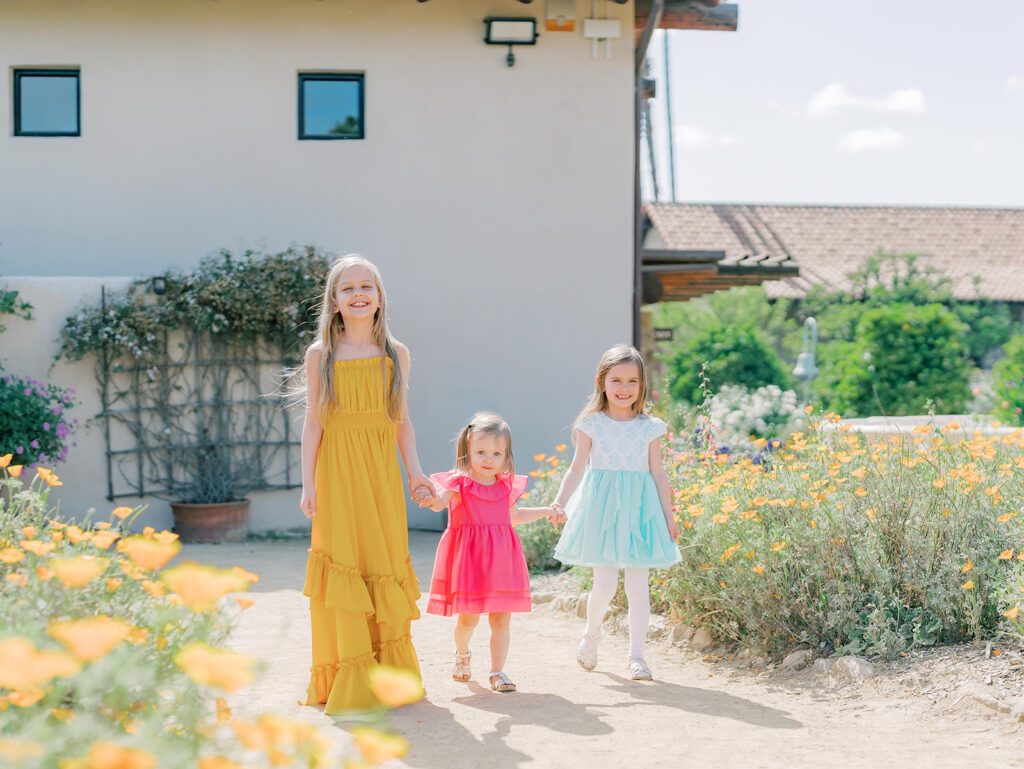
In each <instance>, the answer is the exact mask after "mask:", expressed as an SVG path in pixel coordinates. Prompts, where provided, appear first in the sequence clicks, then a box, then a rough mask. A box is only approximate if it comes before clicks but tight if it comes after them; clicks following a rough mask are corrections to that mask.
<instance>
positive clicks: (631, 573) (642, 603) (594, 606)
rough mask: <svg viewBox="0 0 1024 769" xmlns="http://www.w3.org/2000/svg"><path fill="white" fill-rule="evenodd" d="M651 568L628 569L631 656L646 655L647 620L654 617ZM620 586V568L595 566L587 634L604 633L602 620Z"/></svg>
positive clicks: (632, 657) (627, 586)
mask: <svg viewBox="0 0 1024 769" xmlns="http://www.w3.org/2000/svg"><path fill="white" fill-rule="evenodd" d="M647 571H648V570H647V569H625V572H626V577H625V582H626V598H627V600H628V602H629V657H630V659H634V658H641V657H643V656H644V642H645V641H646V640H647V623H648V622H649V621H650V619H651V594H650V588H649V587H648V577H647ZM618 586H619V570H618V569H615V568H613V567H610V566H595V567H594V587H593V589H592V590H591V591H590V598H588V599H587V630H586V633H587V636H588V637H589V638H591V639H593V640H595V641H596V640H597V639H598V638H599V637H600V636H601V622H602V621H603V620H604V615H605V613H606V612H607V611H608V605H609V604H610V603H611V602H612V598H614V597H615V590H616V588H618Z"/></svg>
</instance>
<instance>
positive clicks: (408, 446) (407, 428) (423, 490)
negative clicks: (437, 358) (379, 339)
mask: <svg viewBox="0 0 1024 769" xmlns="http://www.w3.org/2000/svg"><path fill="white" fill-rule="evenodd" d="M395 350H396V352H397V353H398V365H399V366H400V367H401V369H402V375H403V377H404V379H405V382H406V394H405V397H403V399H402V421H401V422H398V423H397V424H396V425H395V439H396V440H397V441H398V450H399V451H400V452H401V454H402V462H403V463H404V464H405V472H406V474H407V475H408V476H409V493H410V494H412V498H413V501H415V502H423V501H425V500H430V499H431V497H434V496H436V491H435V489H434V484H433V483H431V482H430V479H429V478H428V477H427V476H425V475H424V474H423V468H421V467H420V458H419V455H418V454H417V453H416V431H415V430H414V429H413V426H412V419H411V418H410V417H409V399H408V383H409V357H410V356H409V348H408V347H406V346H405V345H404V344H402V343H401V342H396V343H395Z"/></svg>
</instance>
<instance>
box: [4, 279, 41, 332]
mask: <svg viewBox="0 0 1024 769" xmlns="http://www.w3.org/2000/svg"><path fill="white" fill-rule="evenodd" d="M18 297H19V292H17V291H12V290H11V289H9V288H4V287H0V333H3V331H5V330H6V328H7V327H6V326H4V324H3V316H4V315H14V316H15V317H18V318H24V319H25V320H31V318H32V310H33V309H35V308H33V307H32V305H31V304H29V303H28V302H26V301H25V300H24V299H19V298H18Z"/></svg>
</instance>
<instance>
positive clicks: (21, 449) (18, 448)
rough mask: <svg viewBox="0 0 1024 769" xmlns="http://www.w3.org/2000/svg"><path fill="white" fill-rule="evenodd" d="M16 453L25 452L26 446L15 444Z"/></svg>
mask: <svg viewBox="0 0 1024 769" xmlns="http://www.w3.org/2000/svg"><path fill="white" fill-rule="evenodd" d="M14 453H15V454H24V453H25V447H24V446H15V447H14Z"/></svg>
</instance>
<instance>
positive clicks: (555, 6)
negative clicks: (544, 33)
mask: <svg viewBox="0 0 1024 769" xmlns="http://www.w3.org/2000/svg"><path fill="white" fill-rule="evenodd" d="M544 28H545V29H546V30H548V31H549V32H572V31H573V30H574V29H576V0H548V8H547V20H546V23H545V25H544Z"/></svg>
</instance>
